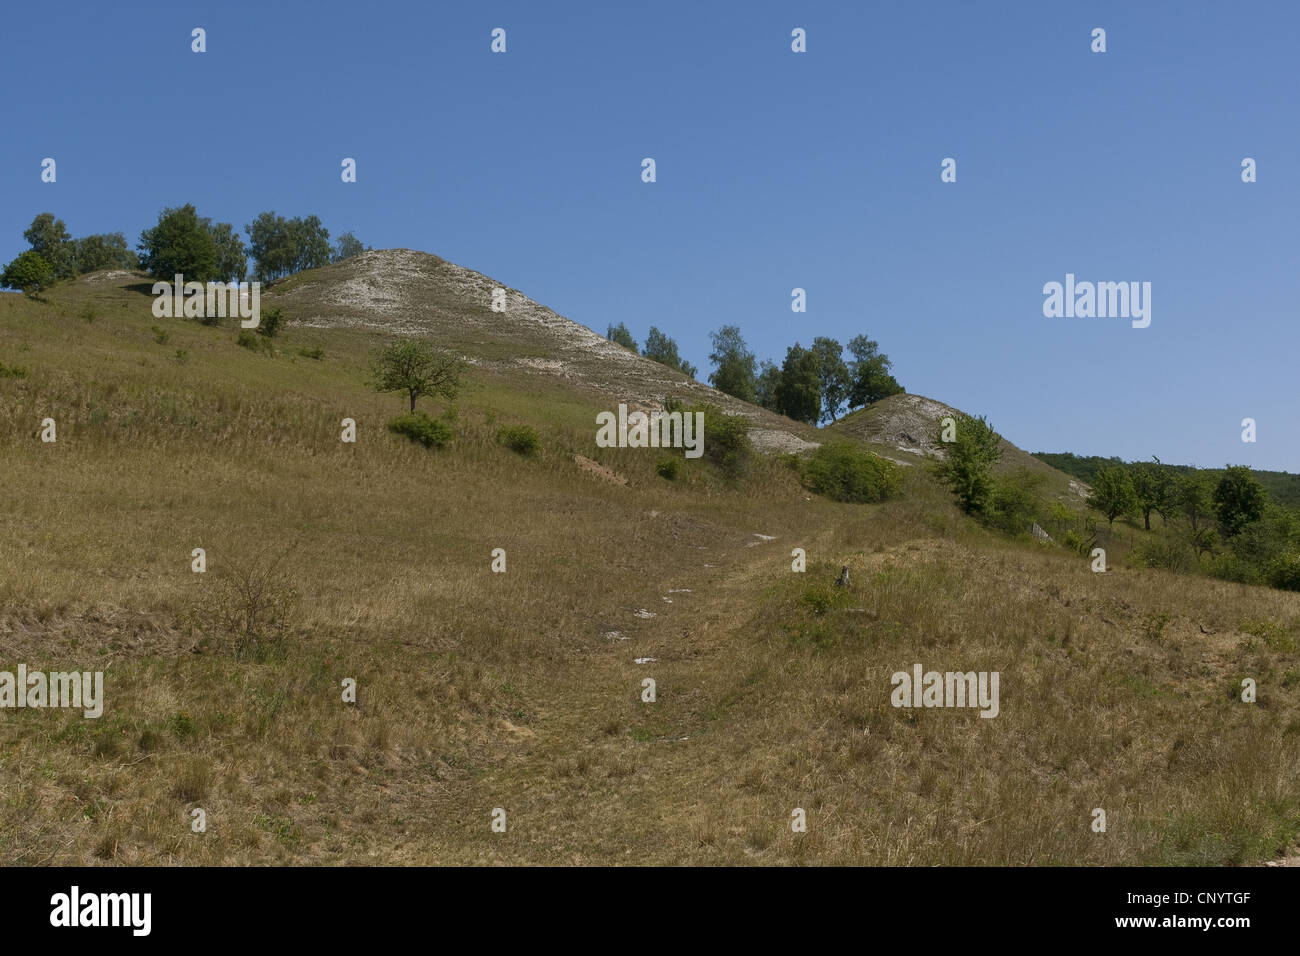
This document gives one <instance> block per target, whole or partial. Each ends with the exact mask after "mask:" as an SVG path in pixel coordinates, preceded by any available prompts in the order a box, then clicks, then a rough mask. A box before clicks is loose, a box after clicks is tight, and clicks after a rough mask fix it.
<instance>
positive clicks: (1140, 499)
mask: <svg viewBox="0 0 1300 956" xmlns="http://www.w3.org/2000/svg"><path fill="white" fill-rule="evenodd" d="M1129 477H1130V479H1131V480H1132V483H1133V494H1134V496H1135V497H1136V499H1137V507H1138V510H1139V511H1141V512H1142V522H1143V524H1144V526H1145V527H1146V530H1147V531H1150V530H1151V512H1153V511H1156V512H1159V513H1160V514H1161V516H1164V515H1166V514H1168V512H1169V511H1170V510H1171V500H1172V497H1173V477H1172V476H1171V475H1170V474H1169V471H1168V469H1166V468H1164V467H1163V466H1161V464H1160V459H1158V458H1157V459H1155V461H1154V462H1139V463H1138V464H1135V465H1133V466H1132V467H1131V468H1130V469H1129Z"/></svg>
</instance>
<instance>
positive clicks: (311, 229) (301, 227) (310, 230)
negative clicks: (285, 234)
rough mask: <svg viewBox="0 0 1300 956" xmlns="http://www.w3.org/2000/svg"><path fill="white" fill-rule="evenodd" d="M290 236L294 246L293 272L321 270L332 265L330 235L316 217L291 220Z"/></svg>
mask: <svg viewBox="0 0 1300 956" xmlns="http://www.w3.org/2000/svg"><path fill="white" fill-rule="evenodd" d="M289 236H290V239H291V241H292V244H293V250H294V259H293V269H292V270H291V271H293V272H302V271H303V270H305V269H319V268H320V267H321V266H327V265H329V264H330V254H331V249H330V233H329V230H328V229H326V228H325V227H324V226H322V225H321V221H320V219H318V218H317V217H316V216H308V217H307V218H306V219H290V220H289Z"/></svg>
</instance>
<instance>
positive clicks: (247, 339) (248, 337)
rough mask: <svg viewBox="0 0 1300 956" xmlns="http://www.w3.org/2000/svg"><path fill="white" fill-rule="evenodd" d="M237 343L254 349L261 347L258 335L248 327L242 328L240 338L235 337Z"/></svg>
mask: <svg viewBox="0 0 1300 956" xmlns="http://www.w3.org/2000/svg"><path fill="white" fill-rule="evenodd" d="M235 344H237V345H242V346H243V347H244V348H246V349H253V350H256V349H257V348H259V347H260V343H259V342H258V341H257V336H256V335H254V334H253V333H252V332H250V331H248V329H240V331H239V338H237V339H235Z"/></svg>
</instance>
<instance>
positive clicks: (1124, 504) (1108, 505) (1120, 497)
mask: <svg viewBox="0 0 1300 956" xmlns="http://www.w3.org/2000/svg"><path fill="white" fill-rule="evenodd" d="M1137 506H1138V499H1137V494H1136V493H1135V492H1134V490H1133V478H1132V476H1131V475H1130V474H1129V470H1128V469H1127V468H1124V467H1122V466H1119V465H1116V466H1114V467H1111V468H1099V469H1097V474H1096V475H1094V476H1093V479H1092V494H1091V495H1089V496H1088V507H1089V508H1095V509H1096V510H1098V511H1100V512H1101V513H1102V514H1104V515H1105V516H1106V523H1107V524H1109V525H1111V526H1113V525H1114V524H1115V519H1116V518H1118V517H1119V516H1120V515H1124V514H1130V513H1131V512H1132V511H1133V510H1134V509H1136V508H1137Z"/></svg>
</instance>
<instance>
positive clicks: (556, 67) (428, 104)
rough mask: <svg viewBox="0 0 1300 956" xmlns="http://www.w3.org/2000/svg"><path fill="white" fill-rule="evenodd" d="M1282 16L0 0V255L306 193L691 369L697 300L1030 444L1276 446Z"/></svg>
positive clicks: (1293, 55) (247, 208) (1293, 233)
mask: <svg viewBox="0 0 1300 956" xmlns="http://www.w3.org/2000/svg"><path fill="white" fill-rule="evenodd" d="M196 26H201V27H204V28H205V29H206V30H207V43H208V51H207V52H206V53H204V54H201V55H199V54H194V53H191V52H190V30H191V29H192V28H193V27H196ZM494 27H503V28H505V30H506V31H507V52H506V53H505V54H504V55H494V54H492V53H491V52H490V50H489V45H490V32H491V30H492V29H493V28H494ZM794 27H803V28H805V29H806V30H807V32H808V52H807V53H806V54H800V55H796V54H794V53H792V52H791V50H790V31H791V30H792V29H793V28H794ZM1094 27H1104V28H1105V29H1106V31H1107V47H1108V50H1107V52H1106V53H1104V54H1094V53H1092V52H1090V49H1089V47H1090V43H1091V38H1090V34H1091V31H1092V29H1093V28H1094ZM1298 39H1300V4H1297V3H1295V2H1291V0H1287V2H1263V3H1258V4H1251V5H1247V6H1243V5H1240V4H1231V3H1226V2H1221V3H1214V4H1210V3H1198V2H1142V3H1135V2H1129V0H1126V2H1088V3H1066V2H1061V3H1056V2H1052V3H1045V2H1041V0H1036V2H1022V3H996V4H994V3H988V4H985V3H969V2H945V3H902V2H873V3H869V4H853V3H766V2H765V3H743V4H742V3H739V2H735V3H726V4H723V3H698V2H696V3H680V4H679V3H672V2H655V3H651V4H621V3H620V4H615V3H610V2H608V0H602V2H592V3H553V2H546V3H543V2H540V0H530V2H522V3H489V2H479V3H473V2H436V3H435V2H418V3H417V2H402V3H395V2H376V0H370V2H365V3H356V4H353V3H346V4H343V3H335V2H332V0H319V2H312V3H306V2H304V3H287V2H265V0H264V2H258V3H247V4H245V3H234V2H220V3H217V2H212V3H184V2H176V0H167V2H158V3H124V4H101V3H95V4H91V3H67V4H10V5H7V7H6V10H5V14H4V37H3V45H4V57H3V61H2V62H0V79H3V83H4V88H5V90H6V91H7V95H6V103H7V109H6V116H5V121H4V133H3V140H2V141H0V142H2V143H3V146H2V148H0V259H2V260H4V261H7V260H8V259H10V258H12V257H13V256H14V255H16V254H17V253H18V252H19V251H21V250H22V248H24V245H25V244H24V243H23V240H22V238H21V233H22V230H23V229H24V228H26V226H27V225H28V224H29V223H30V222H31V220H32V218H33V217H34V216H35V215H36V214H37V213H39V212H42V211H46V210H48V211H50V212H53V213H55V214H56V215H57V216H59V217H61V218H62V219H64V220H65V221H66V223H67V225H68V228H69V229H70V230H71V232H72V233H73V234H74V235H84V234H87V233H92V232H110V231H118V230H120V231H122V232H124V233H126V235H127V237H128V239H129V240H131V242H132V244H134V242H135V241H136V240H137V239H138V237H139V233H140V231H141V229H143V228H145V227H147V226H150V225H152V224H153V222H154V221H155V219H156V216H157V213H158V211H159V210H161V209H162V208H163V207H164V206H172V205H179V204H182V203H185V202H193V203H194V204H195V205H196V206H197V207H198V209H199V212H200V214H202V215H206V216H210V217H212V218H213V219H216V220H219V221H227V222H232V223H234V224H235V226H236V228H237V229H239V230H240V231H241V233H242V232H243V228H242V227H243V226H244V224H245V223H247V222H249V221H251V219H252V217H253V216H254V215H256V214H257V213H258V212H259V211H262V210H266V209H274V210H276V211H277V212H279V213H281V214H284V215H289V216H293V215H308V214H312V213H315V214H317V215H319V216H320V217H321V219H322V220H323V221H324V223H325V224H326V226H327V227H328V228H329V229H330V230H331V234H332V235H337V234H338V233H340V232H342V231H344V230H348V229H350V230H353V231H354V232H355V233H356V234H357V235H358V236H359V237H360V238H361V239H362V240H363V241H364V242H367V243H369V244H371V245H373V246H375V247H376V248H387V247H409V248H414V249H422V250H426V251H429V252H434V253H437V254H438V255H441V256H443V257H445V258H447V259H450V260H451V261H453V262H457V263H460V264H462V265H465V266H468V267H470V268H473V269H477V270H479V271H481V272H485V273H487V274H489V275H491V276H493V277H495V278H497V279H499V280H501V281H502V282H504V283H506V284H508V285H510V286H513V287H515V288H518V289H520V290H521V291H523V292H524V293H525V294H527V295H529V296H531V297H532V298H534V299H536V300H538V301H539V302H541V303H543V304H545V305H547V306H550V307H551V308H553V309H555V310H556V311H558V312H560V313H561V314H563V315H566V316H568V317H569V318H572V319H574V320H576V321H578V322H581V323H583V324H585V325H588V326H590V327H592V328H593V329H596V330H597V331H599V332H601V333H603V332H604V331H605V328H606V326H607V325H608V324H609V323H611V322H619V321H622V322H625V323H627V325H628V327H629V328H630V329H631V330H632V332H633V334H634V335H636V337H637V338H638V339H639V340H644V337H645V333H646V330H647V329H648V327H649V326H650V325H652V324H654V325H658V326H659V327H660V328H662V329H664V330H665V331H666V332H667V333H668V334H670V335H672V336H673V337H674V338H676V339H677V341H678V342H679V343H680V345H681V348H682V353H683V355H685V356H686V357H687V358H688V359H690V360H691V361H692V362H694V363H695V364H696V365H698V366H699V367H700V375H701V378H703V377H704V376H705V375H706V374H707V371H708V369H709V363H708V360H707V355H708V351H709V340H708V333H709V331H710V330H711V329H715V328H717V327H719V326H721V325H723V324H724V323H735V324H738V325H739V326H740V327H741V329H742V331H743V333H744V334H745V336H746V338H747V339H748V341H749V343H750V345H751V347H753V348H754V350H755V351H756V352H757V353H758V355H759V356H760V357H771V358H774V359H777V360H778V361H779V360H780V358H781V357H783V356H784V354H785V349H786V346H788V345H789V344H791V343H792V342H794V341H795V340H798V341H800V342H801V343H803V344H804V345H808V344H810V342H811V340H812V338H813V336H814V335H829V336H833V337H836V338H839V339H840V340H841V341H843V342H847V340H848V339H849V338H851V337H852V336H854V335H856V334H858V333H862V332H865V333H867V334H868V335H870V336H871V337H872V338H875V339H877V340H878V341H879V342H880V343H881V346H882V348H883V349H884V350H885V351H886V352H888V354H889V355H890V356H891V357H892V358H893V360H894V370H895V373H896V375H897V376H898V378H899V380H900V381H901V382H902V383H903V384H904V385H905V386H906V387H907V389H908V390H909V391H912V392H918V393H921V394H924V395H928V396H931V397H933V398H937V399H940V400H943V401H946V402H949V403H950V404H953V405H956V406H958V407H960V408H963V409H965V410H967V411H970V412H973V413H976V414H981V413H983V414H987V415H988V416H989V418H990V420H991V421H992V422H993V424H994V425H995V426H996V427H997V428H998V429H999V430H1000V431H1001V432H1002V433H1003V434H1004V435H1006V436H1007V437H1008V438H1010V439H1011V440H1012V441H1014V442H1016V443H1017V444H1018V445H1020V446H1021V447H1024V448H1027V449H1029V450H1040V449H1046V450H1069V451H1074V452H1076V453H1079V454H1107V455H1109V454H1117V455H1121V456H1123V457H1125V458H1146V457H1148V456H1150V455H1152V454H1155V455H1159V456H1160V458H1161V459H1162V460H1165V461H1169V462H1176V463H1191V464H1198V465H1203V466H1221V465H1223V464H1224V463H1225V462H1232V463H1245V464H1250V465H1253V466H1255V467H1260V468H1275V469H1285V470H1289V471H1300V402H1298V401H1297V398H1298V397H1300V375H1297V374H1296V369H1297V363H1298V361H1300V349H1298V348H1297V346H1298V345H1300V333H1298V332H1297V330H1296V324H1297V320H1298V319H1300V316H1298V315H1297V303H1298V302H1300V268H1298V266H1300V262H1298V261H1297V260H1298V259H1300V255H1298V253H1300V228H1298V224H1297V212H1298V211H1300V201H1298V200H1300V169H1298V168H1297V167H1298V166H1300V110H1298V109H1297V107H1298V106H1300V68H1297V62H1300V51H1297V41H1298ZM46 156H51V157H54V158H55V159H56V160H57V162H58V182H57V183H55V184H47V183H42V182H41V181H40V162H41V160H42V158H44V157H46ZM345 156H350V157H354V158H355V159H356V160H357V164H358V182H357V183H355V184H344V183H342V182H341V181H340V178H339V169H340V167H339V163H340V161H341V160H342V158H343V157H345ZM646 156H651V157H654V159H655V160H656V162H657V165H658V182H656V183H654V184H649V185H648V184H645V183H642V182H641V178H640V171H641V167H640V163H641V160H642V158H643V157H646ZM948 156H951V157H954V158H955V159H956V160H957V182H956V183H953V184H944V183H941V182H940V180H939V173H940V162H941V160H942V159H943V158H944V157H948ZM1247 156H1250V157H1253V158H1254V159H1255V160H1256V161H1257V163H1258V182H1256V183H1254V184H1245V183H1243V182H1242V181H1241V177H1240V173H1241V167H1240V164H1241V160H1242V159H1243V157H1247ZM1067 272H1073V273H1075V274H1076V276H1077V277H1078V278H1079V279H1080V280H1085V279H1087V280H1093V281H1121V280H1137V281H1149V282H1151V283H1152V322H1151V326H1150V327H1149V328H1147V329H1133V328H1131V327H1130V325H1129V323H1128V321H1126V320H1124V319H1098V318H1093V319H1063V318H1059V319H1048V318H1044V316H1043V313H1042V305H1043V294H1042V287H1043V284H1044V283H1046V282H1050V281H1058V282H1059V281H1063V280H1064V276H1065V274H1066V273H1067ZM796 286H799V287H803V288H805V289H806V290H807V293H808V312H807V314H805V315H796V314H794V313H792V312H791V311H790V290H791V289H792V288H794V287H796ZM1245 417H1252V418H1254V419H1256V421H1257V422H1258V433H1259V440H1258V443H1257V444H1254V445H1250V444H1243V443H1242V441H1241V439H1240V422H1241V420H1242V419H1243V418H1245Z"/></svg>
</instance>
